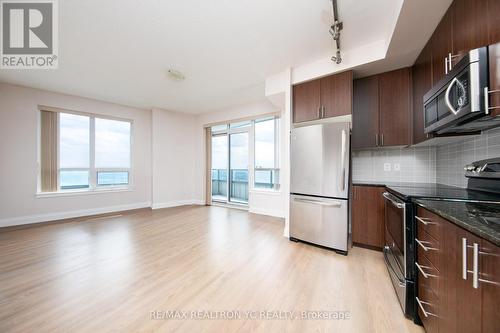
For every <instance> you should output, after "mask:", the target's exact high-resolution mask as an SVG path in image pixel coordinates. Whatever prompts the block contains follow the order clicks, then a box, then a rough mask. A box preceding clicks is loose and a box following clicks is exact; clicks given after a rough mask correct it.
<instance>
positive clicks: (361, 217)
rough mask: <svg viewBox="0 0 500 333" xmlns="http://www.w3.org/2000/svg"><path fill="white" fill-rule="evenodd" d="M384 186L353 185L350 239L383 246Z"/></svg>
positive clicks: (375, 246)
mask: <svg viewBox="0 0 500 333" xmlns="http://www.w3.org/2000/svg"><path fill="white" fill-rule="evenodd" d="M384 191H385V187H377V186H353V196H352V197H353V200H352V241H353V243H355V244H358V245H364V246H368V247H374V248H378V249H381V248H382V247H383V246H384V226H385V224H384V221H385V203H384V197H383V196H382V193H384Z"/></svg>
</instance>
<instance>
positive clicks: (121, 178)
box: [95, 118, 130, 186]
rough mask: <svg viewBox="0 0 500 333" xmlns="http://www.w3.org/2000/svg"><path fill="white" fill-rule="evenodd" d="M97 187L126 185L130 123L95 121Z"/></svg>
mask: <svg viewBox="0 0 500 333" xmlns="http://www.w3.org/2000/svg"><path fill="white" fill-rule="evenodd" d="M95 168H96V172H97V186H110V185H127V184H128V178H129V176H128V170H129V168H130V123H129V122H125V121H118V120H111V119H101V118H96V119H95Z"/></svg>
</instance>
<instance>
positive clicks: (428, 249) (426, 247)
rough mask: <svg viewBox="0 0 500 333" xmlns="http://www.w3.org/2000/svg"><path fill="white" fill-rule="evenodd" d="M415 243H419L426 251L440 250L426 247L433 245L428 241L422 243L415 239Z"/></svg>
mask: <svg viewBox="0 0 500 333" xmlns="http://www.w3.org/2000/svg"><path fill="white" fill-rule="evenodd" d="M415 241H416V242H417V244H418V245H420V247H421V248H422V249H423V250H424V251H425V252H427V251H437V250H438V249H436V248H434V247H429V246H425V245H424V244H431V243H430V242H426V241H421V240H419V239H418V238H415Z"/></svg>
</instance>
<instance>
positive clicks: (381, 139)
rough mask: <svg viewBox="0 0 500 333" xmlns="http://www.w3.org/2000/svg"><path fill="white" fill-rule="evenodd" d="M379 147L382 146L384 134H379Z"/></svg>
mask: <svg viewBox="0 0 500 333" xmlns="http://www.w3.org/2000/svg"><path fill="white" fill-rule="evenodd" d="M380 145H381V146H382V147H383V146H384V133H382V134H380Z"/></svg>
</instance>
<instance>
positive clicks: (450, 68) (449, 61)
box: [448, 53, 459, 71]
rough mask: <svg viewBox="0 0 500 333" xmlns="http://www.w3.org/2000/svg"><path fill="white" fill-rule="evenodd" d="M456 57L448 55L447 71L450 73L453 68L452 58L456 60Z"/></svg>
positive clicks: (455, 55)
mask: <svg viewBox="0 0 500 333" xmlns="http://www.w3.org/2000/svg"><path fill="white" fill-rule="evenodd" d="M458 56H459V55H458V54H451V53H448V66H449V69H448V71H451V70H452V68H453V61H452V59H453V58H457V57H458Z"/></svg>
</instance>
